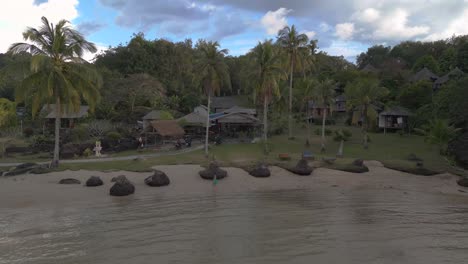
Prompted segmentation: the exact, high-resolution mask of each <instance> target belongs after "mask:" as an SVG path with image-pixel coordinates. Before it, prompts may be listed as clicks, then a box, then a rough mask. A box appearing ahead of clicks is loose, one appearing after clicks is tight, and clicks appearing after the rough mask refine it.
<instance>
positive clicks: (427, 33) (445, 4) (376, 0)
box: [0, 0, 468, 61]
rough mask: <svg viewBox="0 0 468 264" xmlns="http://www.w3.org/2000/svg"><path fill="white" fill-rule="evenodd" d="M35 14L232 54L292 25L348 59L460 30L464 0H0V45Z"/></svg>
mask: <svg viewBox="0 0 468 264" xmlns="http://www.w3.org/2000/svg"><path fill="white" fill-rule="evenodd" d="M42 16H46V17H47V18H48V19H49V21H51V22H57V21H59V20H60V19H66V20H68V21H70V23H71V24H72V25H73V27H75V28H77V29H78V30H80V31H81V32H82V33H83V34H85V36H86V37H87V39H88V40H90V41H92V42H94V43H95V44H97V46H98V48H99V50H106V49H108V48H109V47H111V46H117V45H119V44H126V43H127V42H128V41H129V40H130V38H131V37H132V35H133V34H134V33H138V32H143V33H144V34H145V36H146V38H147V39H158V38H164V39H168V40H171V41H183V40H184V39H187V38H191V39H193V40H197V39H199V38H204V39H208V40H216V41H219V42H220V43H221V46H222V47H223V48H227V49H229V52H230V55H234V56H237V55H242V54H245V53H247V52H248V51H249V50H250V49H251V48H252V47H253V46H255V45H256V44H257V43H258V42H259V41H263V40H265V39H271V38H272V39H274V38H275V37H276V35H277V32H278V30H280V29H281V28H283V27H284V26H286V25H296V27H297V28H298V30H299V31H300V32H301V33H304V34H306V35H308V36H309V38H312V39H317V40H318V46H319V48H320V50H322V51H325V52H327V53H328V54H330V55H334V56H344V57H345V58H346V59H348V60H350V61H354V60H355V58H356V56H357V55H359V54H360V53H361V52H365V51H366V50H367V48H368V47H370V46H372V45H376V44H382V45H386V46H388V45H395V44H397V43H399V42H401V41H404V40H420V41H433V40H439V39H446V38H449V37H451V36H453V35H464V34H468V0H354V1H346V0H216V1H215V0H2V8H1V9H0V32H1V33H2V38H1V39H0V52H6V51H7V49H8V47H9V46H10V45H11V44H12V43H14V42H20V41H22V34H21V33H22V32H23V31H24V30H25V29H26V27H28V26H31V27H37V26H39V25H40V18H41V17H42ZM86 56H87V59H91V58H92V55H91V54H87V55H86Z"/></svg>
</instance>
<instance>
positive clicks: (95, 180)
mask: <svg viewBox="0 0 468 264" xmlns="http://www.w3.org/2000/svg"><path fill="white" fill-rule="evenodd" d="M103 184H104V182H103V181H102V180H101V178H100V177H98V176H91V177H89V179H88V180H87V181H86V186H88V187H96V186H101V185H103Z"/></svg>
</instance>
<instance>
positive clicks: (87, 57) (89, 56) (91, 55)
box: [83, 43, 109, 62]
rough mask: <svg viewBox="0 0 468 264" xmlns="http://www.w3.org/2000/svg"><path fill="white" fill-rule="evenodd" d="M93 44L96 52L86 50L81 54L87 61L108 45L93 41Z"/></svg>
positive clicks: (107, 47) (91, 60) (106, 48)
mask: <svg viewBox="0 0 468 264" xmlns="http://www.w3.org/2000/svg"><path fill="white" fill-rule="evenodd" d="M95 44H96V48H97V52H96V53H90V52H86V53H85V54H83V59H85V60H87V61H89V62H93V61H94V59H95V57H96V56H97V55H99V54H100V53H101V52H104V51H106V50H108V49H109V46H108V45H105V44H103V43H95Z"/></svg>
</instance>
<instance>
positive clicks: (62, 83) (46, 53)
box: [9, 17, 102, 166]
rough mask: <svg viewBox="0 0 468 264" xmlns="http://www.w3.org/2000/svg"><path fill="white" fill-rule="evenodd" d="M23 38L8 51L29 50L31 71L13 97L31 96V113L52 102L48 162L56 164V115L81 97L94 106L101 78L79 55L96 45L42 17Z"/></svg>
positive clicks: (76, 105) (65, 24)
mask: <svg viewBox="0 0 468 264" xmlns="http://www.w3.org/2000/svg"><path fill="white" fill-rule="evenodd" d="M23 38H24V40H25V41H27V42H28V43H14V44H12V45H11V46H10V48H9V52H10V53H13V54H18V53H22V52H29V53H30V54H31V55H32V59H31V74H29V75H28V76H27V77H26V78H25V79H24V80H23V82H22V85H21V86H20V87H19V88H18V89H17V90H16V100H17V101H18V102H23V101H25V99H26V98H27V97H29V96H31V97H32V114H33V116H35V114H36V113H37V111H38V109H39V108H40V107H41V105H42V104H44V103H46V104H49V103H52V102H53V103H55V112H56V113H57V116H56V118H55V147H54V157H53V160H52V164H51V166H58V162H59V149H60V146H59V144H60V143H59V142H60V115H61V114H62V113H63V112H64V111H67V110H68V111H77V110H78V109H79V108H80V104H81V98H83V99H84V100H85V101H86V102H87V103H88V104H89V106H90V107H91V109H93V108H94V106H95V104H96V103H97V102H98V100H99V98H100V95H99V88H100V86H101V84H102V80H101V77H100V75H99V74H98V72H97V71H96V70H95V69H94V68H93V67H91V65H90V64H89V63H88V62H86V61H85V60H84V59H82V56H83V53H84V52H88V51H89V52H92V53H94V52H96V51H97V49H96V46H95V45H94V44H93V43H91V42H88V41H86V40H85V38H84V37H83V35H81V34H80V33H79V32H78V31H76V30H75V29H73V28H71V27H70V25H69V22H68V21H66V20H60V21H59V22H58V23H57V24H56V25H55V26H54V24H52V23H49V21H48V20H47V18H45V17H42V25H41V26H40V27H39V28H38V29H36V28H27V29H26V30H25V31H24V32H23Z"/></svg>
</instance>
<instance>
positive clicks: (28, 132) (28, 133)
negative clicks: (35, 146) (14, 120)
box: [23, 127, 34, 138]
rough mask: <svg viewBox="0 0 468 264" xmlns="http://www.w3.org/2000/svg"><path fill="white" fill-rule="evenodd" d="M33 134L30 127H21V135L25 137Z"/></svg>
mask: <svg viewBox="0 0 468 264" xmlns="http://www.w3.org/2000/svg"><path fill="white" fill-rule="evenodd" d="M33 134H34V130H33V129H32V128H31V127H26V128H24V129H23V135H24V136H25V137H27V138H29V137H31V136H32V135H33Z"/></svg>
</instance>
